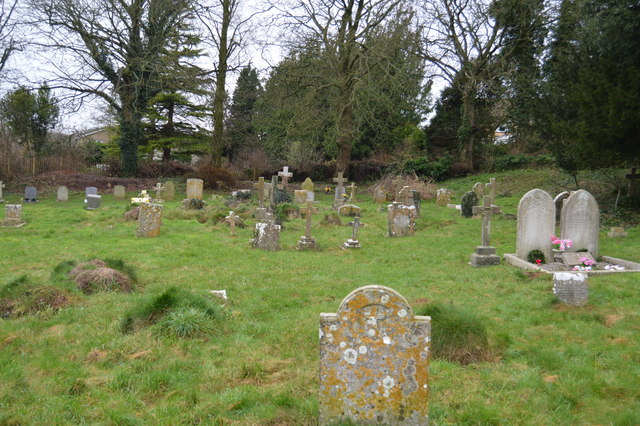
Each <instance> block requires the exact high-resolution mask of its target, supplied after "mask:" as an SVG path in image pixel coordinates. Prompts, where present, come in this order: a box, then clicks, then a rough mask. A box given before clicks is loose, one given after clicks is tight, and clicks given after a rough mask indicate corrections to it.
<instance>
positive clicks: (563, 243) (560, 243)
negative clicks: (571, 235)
mask: <svg viewBox="0 0 640 426" xmlns="http://www.w3.org/2000/svg"><path fill="white" fill-rule="evenodd" d="M551 244H553V245H554V248H556V249H559V250H560V251H565V250H566V249H568V248H569V247H571V246H573V243H572V242H571V240H561V239H560V238H558V237H556V236H555V235H553V236H552V237H551Z"/></svg>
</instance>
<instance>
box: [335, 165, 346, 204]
mask: <svg viewBox="0 0 640 426" xmlns="http://www.w3.org/2000/svg"><path fill="white" fill-rule="evenodd" d="M333 181H334V182H335V183H337V184H338V186H337V187H336V192H335V196H334V198H333V208H334V209H336V210H337V209H338V208H339V207H340V206H341V205H343V204H344V194H346V190H345V187H344V184H345V183H346V182H347V179H346V178H345V177H343V172H339V173H338V177H334V178H333Z"/></svg>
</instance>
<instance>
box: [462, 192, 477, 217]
mask: <svg viewBox="0 0 640 426" xmlns="http://www.w3.org/2000/svg"><path fill="white" fill-rule="evenodd" d="M477 205H478V196H477V195H476V193H475V192H473V191H469V192H467V193H466V194H464V195H463V196H462V200H460V214H461V215H462V217H473V206H477Z"/></svg>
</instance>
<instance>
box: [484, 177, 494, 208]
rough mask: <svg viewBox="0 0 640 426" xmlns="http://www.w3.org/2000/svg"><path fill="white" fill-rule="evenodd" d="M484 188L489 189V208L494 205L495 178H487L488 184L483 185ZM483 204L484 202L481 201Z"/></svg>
mask: <svg viewBox="0 0 640 426" xmlns="http://www.w3.org/2000/svg"><path fill="white" fill-rule="evenodd" d="M484 188H485V190H486V189H489V197H490V198H489V201H490V204H489V205H490V206H495V205H496V178H489V183H485V184H484ZM483 202H484V200H483Z"/></svg>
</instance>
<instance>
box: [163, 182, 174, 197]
mask: <svg viewBox="0 0 640 426" xmlns="http://www.w3.org/2000/svg"><path fill="white" fill-rule="evenodd" d="M163 195H164V199H165V201H173V200H174V199H175V198H176V184H175V183H173V182H171V181H167V182H165V183H164V194H163Z"/></svg>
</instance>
